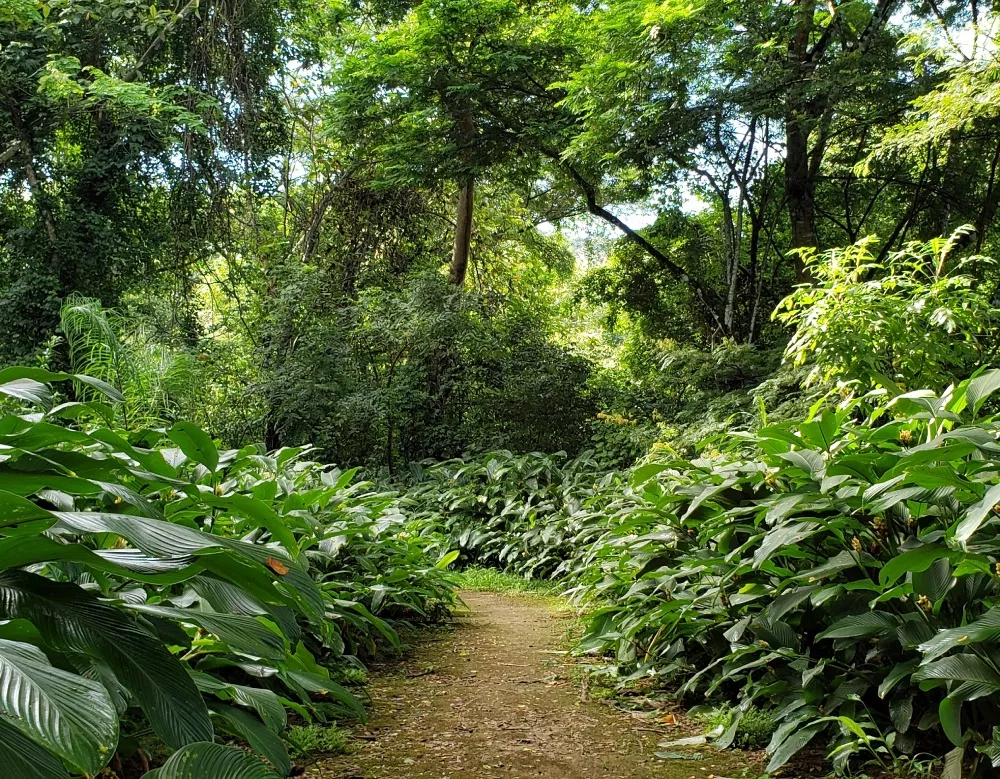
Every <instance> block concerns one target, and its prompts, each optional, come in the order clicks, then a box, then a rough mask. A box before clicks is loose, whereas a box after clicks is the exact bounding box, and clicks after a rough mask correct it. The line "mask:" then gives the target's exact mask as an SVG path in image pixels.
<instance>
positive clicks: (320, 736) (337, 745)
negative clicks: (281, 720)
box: [283, 725, 347, 757]
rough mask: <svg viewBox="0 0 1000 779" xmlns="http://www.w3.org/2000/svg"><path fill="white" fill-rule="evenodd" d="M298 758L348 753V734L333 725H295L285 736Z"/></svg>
mask: <svg viewBox="0 0 1000 779" xmlns="http://www.w3.org/2000/svg"><path fill="white" fill-rule="evenodd" d="M283 738H284V740H285V741H286V742H287V743H288V745H289V746H290V747H291V751H292V754H293V755H295V756H296V757H306V756H308V755H314V754H316V753H324V752H325V753H332V754H340V753H342V752H346V751H347V733H346V732H345V731H343V730H341V729H340V728H338V727H336V726H333V725H295V726H294V727H291V728H288V730H286V731H285V732H284V734H283Z"/></svg>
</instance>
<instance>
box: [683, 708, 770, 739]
mask: <svg viewBox="0 0 1000 779" xmlns="http://www.w3.org/2000/svg"><path fill="white" fill-rule="evenodd" d="M688 714H689V715H690V716H691V717H693V718H694V719H695V720H696V721H697V722H699V723H701V724H703V725H704V726H705V728H706V729H707V730H708V731H709V732H718V733H724V732H726V731H727V730H728V729H729V728H730V727H732V725H733V720H734V719H738V721H737V724H736V738H735V740H734V741H733V745H734V746H736V747H737V748H739V749H763V748H764V747H766V746H767V744H768V742H769V741H770V740H771V736H772V735H773V734H774V728H775V723H774V716H773V715H772V713H771V712H770V711H767V710H765V709H757V708H750V709H747V710H746V711H745V712H739V714H738V717H737V711H734V710H733V709H730V708H729V707H727V706H715V707H704V708H699V707H695V708H692V709H691V710H690V711H689V712H688Z"/></svg>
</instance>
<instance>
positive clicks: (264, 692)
mask: <svg viewBox="0 0 1000 779" xmlns="http://www.w3.org/2000/svg"><path fill="white" fill-rule="evenodd" d="M274 673H277V670H275V671H274ZM190 674H191V678H192V679H193V680H194V683H195V685H197V687H198V689H199V690H201V692H206V693H211V694H213V695H216V696H218V697H219V698H220V699H221V700H224V701H231V702H232V703H238V704H239V705H240V706H245V707H247V708H250V709H253V710H254V711H256V712H257V715H258V716H259V717H260V718H261V719H262V720H263V721H264V724H265V725H267V727H269V728H270V729H271V730H273V731H274V732H275V733H279V732H281V731H282V730H283V729H284V727H285V724H286V714H285V707H284V706H282V705H281V701H280V700H279V699H278V696H277V694H275V693H274V692H272V691H271V690H268V689H265V688H262V687H246V686H244V685H239V684H231V683H230V682H225V681H223V680H221V679H219V678H217V677H215V676H211V675H210V674H206V673H202V672H201V671H194V670H192V671H190Z"/></svg>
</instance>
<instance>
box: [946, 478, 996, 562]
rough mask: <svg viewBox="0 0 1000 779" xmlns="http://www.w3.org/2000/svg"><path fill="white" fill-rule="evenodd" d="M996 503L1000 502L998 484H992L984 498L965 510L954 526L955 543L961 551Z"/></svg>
mask: <svg viewBox="0 0 1000 779" xmlns="http://www.w3.org/2000/svg"><path fill="white" fill-rule="evenodd" d="M998 502H1000V484H994V485H993V486H992V487H990V488H989V489H988V490H987V491H986V497H984V498H983V499H982V500H981V501H979V502H978V503H974V504H972V505H971V506H969V508H968V509H966V511H965V516H964V517H962V520H961V521H960V522H959V523H958V524H957V525H956V526H955V541H957V542H958V544H959V546H961V548H962V549H965V548H966V545H967V544H968V542H969V539H971V538H972V536H973V535H975V533H976V531H977V530H979V528H980V526H981V525H982V524H983V522H984V521H985V520H986V517H987V516H989V514H990V512H991V511H992V510H993V507H994V506H996V505H997V503H998Z"/></svg>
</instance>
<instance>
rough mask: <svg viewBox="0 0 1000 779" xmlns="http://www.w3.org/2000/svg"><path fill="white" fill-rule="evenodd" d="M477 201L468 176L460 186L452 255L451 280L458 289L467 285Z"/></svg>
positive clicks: (472, 181) (473, 184)
mask: <svg viewBox="0 0 1000 779" xmlns="http://www.w3.org/2000/svg"><path fill="white" fill-rule="evenodd" d="M474 200H475V182H474V180H473V178H472V176H471V175H469V176H466V177H465V178H463V179H462V180H461V181H460V182H459V186H458V213H457V215H456V218H455V248H454V249H453V250H452V253H451V278H450V279H449V281H450V282H451V283H452V284H454V285H455V286H457V287H461V286H462V285H463V284H465V275H466V272H467V271H468V269H469V252H470V250H471V248H472V213H473V201H474Z"/></svg>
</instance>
